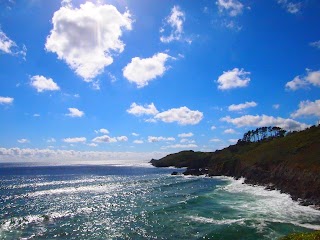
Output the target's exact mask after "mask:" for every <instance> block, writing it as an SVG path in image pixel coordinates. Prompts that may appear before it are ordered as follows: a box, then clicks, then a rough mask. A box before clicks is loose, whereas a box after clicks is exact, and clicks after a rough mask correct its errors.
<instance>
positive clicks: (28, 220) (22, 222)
mask: <svg viewBox="0 0 320 240" xmlns="http://www.w3.org/2000/svg"><path fill="white" fill-rule="evenodd" d="M91 212H92V209H91V208H79V209H77V210H76V211H65V212H51V213H48V214H43V215H27V216H23V217H13V218H11V219H9V220H6V221H4V222H2V223H1V225H0V231H10V230H11V229H17V228H23V227H25V226H27V225H29V224H38V223H42V222H47V221H55V220H57V219H61V218H66V217H74V216H76V215H80V214H90V213H91Z"/></svg>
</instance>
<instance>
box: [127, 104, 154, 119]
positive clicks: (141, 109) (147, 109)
mask: <svg viewBox="0 0 320 240" xmlns="http://www.w3.org/2000/svg"><path fill="white" fill-rule="evenodd" d="M127 112H128V113H130V114H132V115H135V116H141V115H156V114H157V113H158V112H159V111H158V110H157V108H156V107H155V106H154V104H153V103H151V104H149V105H144V106H142V105H138V104H136V103H135V102H134V103H132V104H131V106H130V108H129V109H128V110H127Z"/></svg>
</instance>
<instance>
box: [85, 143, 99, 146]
mask: <svg viewBox="0 0 320 240" xmlns="http://www.w3.org/2000/svg"><path fill="white" fill-rule="evenodd" d="M87 145H88V146H89V147H98V144H96V143H89V144H87Z"/></svg>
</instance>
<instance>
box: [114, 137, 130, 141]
mask: <svg viewBox="0 0 320 240" xmlns="http://www.w3.org/2000/svg"><path fill="white" fill-rule="evenodd" d="M117 141H119V142H127V141H128V137H126V136H120V137H117Z"/></svg>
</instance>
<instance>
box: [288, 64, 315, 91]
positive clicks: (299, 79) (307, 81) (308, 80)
mask: <svg viewBox="0 0 320 240" xmlns="http://www.w3.org/2000/svg"><path fill="white" fill-rule="evenodd" d="M306 71H307V74H306V75H304V76H296V77H295V78H294V79H293V80H292V81H290V82H287V83H286V86H285V87H286V89H287V90H292V91H295V90H298V89H301V88H307V87H309V86H310V85H312V86H315V87H320V70H318V71H311V70H310V69H306Z"/></svg>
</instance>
